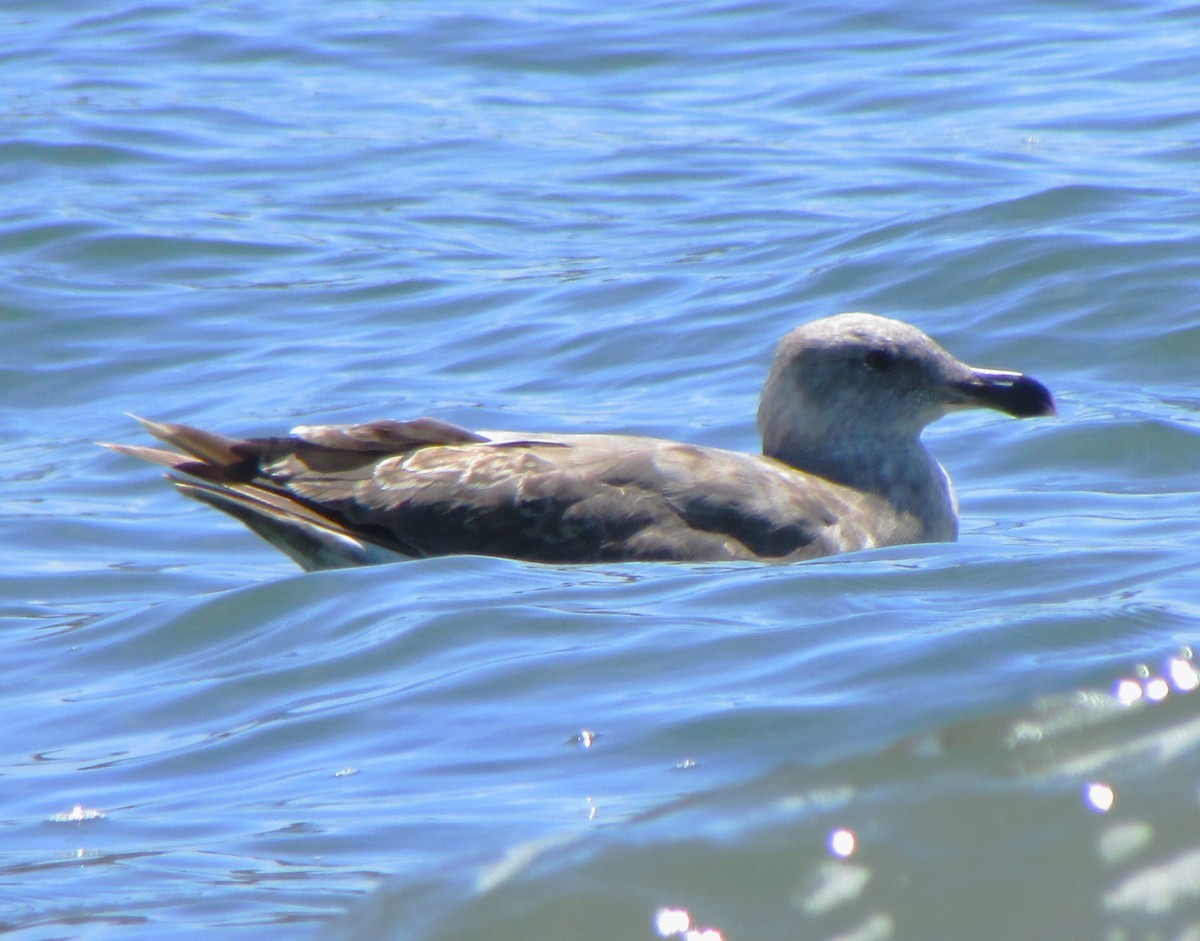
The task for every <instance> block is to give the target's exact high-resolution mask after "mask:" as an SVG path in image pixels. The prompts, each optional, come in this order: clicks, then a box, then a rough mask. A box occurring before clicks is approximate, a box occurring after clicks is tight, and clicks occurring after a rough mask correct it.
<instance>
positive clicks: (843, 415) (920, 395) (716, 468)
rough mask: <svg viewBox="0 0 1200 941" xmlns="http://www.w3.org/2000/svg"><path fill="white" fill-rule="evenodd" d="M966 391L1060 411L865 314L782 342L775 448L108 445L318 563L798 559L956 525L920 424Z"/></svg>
mask: <svg viewBox="0 0 1200 941" xmlns="http://www.w3.org/2000/svg"><path fill="white" fill-rule="evenodd" d="M971 407H984V408H991V409H996V410H999V411H1001V412H1006V413H1007V414H1009V415H1012V416H1015V417H1017V418H1024V417H1029V416H1036V415H1053V414H1054V412H1055V408H1054V399H1053V397H1052V396H1051V394H1050V392H1049V390H1048V389H1047V388H1046V387H1045V386H1043V385H1042V384H1041V383H1039V382H1037V381H1036V380H1034V379H1031V378H1030V377H1028V376H1025V375H1022V374H1021V373H1016V372H1003V371H999V370H993V369H978V368H974V367H971V366H967V365H965V364H963V363H961V362H959V361H958V360H957V359H955V358H954V357H953V356H951V355H950V354H949V353H947V352H946V351H945V350H944V349H942V348H941V347H940V346H938V345H937V344H936V343H935V342H934V341H933V340H931V339H930V338H929V337H928V336H926V335H925V334H924V333H922V332H921V331H920V330H918V329H917V328H915V327H913V326H910V325H909V324H906V323H902V322H900V321H897V320H890V319H887V318H884V317H878V316H875V315H873V314H863V313H851V314H838V315H836V316H833V317H827V318H824V319H821V320H816V321H813V322H811V323H808V324H805V325H803V326H800V327H798V328H796V329H795V330H793V331H792V332H790V333H788V334H787V335H786V336H785V337H784V338H783V339H782V341H780V343H779V347H778V350H777V352H776V354H775V358H774V362H773V364H772V365H771V368H770V372H769V374H768V376H767V381H766V385H765V387H764V389H763V392H762V398H761V401H760V404H759V408H758V427H759V430H760V433H761V435H762V454H761V455H757V454H748V453H742V452H737V451H727V450H723V449H718V448H709V447H697V446H695V445H690V444H684V443H679V442H675V441H668V440H663V439H659V438H648V437H639V436H635V435H611V434H530V433H525V432H511V431H478V432H477V431H469V430H467V429H465V428H460V427H458V426H455V425H452V424H449V423H447V422H444V421H440V420H438V419H435V418H417V419H414V420H411V421H395V420H389V419H385V420H380V421H371V422H367V423H365V424H357V425H308V426H300V427H297V428H294V429H292V431H291V433H290V434H288V435H285V436H280V437H263V438H230V437H226V436H224V435H220V434H217V433H215V432H212V431H205V430H202V429H199V428H193V427H190V426H188V425H181V424H174V423H168V422H158V421H149V420H146V419H140V418H139V419H138V421H140V422H141V423H142V424H143V425H144V426H145V428H146V430H147V431H149V432H150V434H152V435H153V436H154V437H156V438H158V439H159V440H161V441H163V442H165V443H166V444H168V445H170V446H171V447H172V448H173V449H174V450H165V449H162V448H154V447H142V446H139V445H127V444H109V445H107V446H108V447H111V448H113V449H114V450H116V451H119V452H121V453H122V454H127V455H131V456H133V457H137V458H142V459H144V460H147V461H151V462H154V463H156V464H161V465H164V466H166V467H167V468H169V469H170V471H171V473H170V474H168V478H169V479H170V480H171V482H172V483H173V484H174V485H175V486H176V487H177V488H178V489H179V490H180V491H181V492H182V493H184V494H186V495H187V496H189V497H193V498H195V499H197V500H200V501H201V502H203V503H207V504H209V505H210V506H213V507H216V508H217V509H218V510H222V511H224V512H225V513H228V514H229V515H230V516H233V517H235V518H236V519H238V520H240V521H241V522H242V523H244V524H245V525H246V526H248V527H249V528H250V529H251V530H253V531H254V532H256V533H258V534H259V535H260V536H262V537H263V538H264V539H266V540H267V541H268V542H270V543H271V544H272V545H274V546H275V547H276V548H278V549H280V550H282V551H283V552H284V553H286V554H287V555H288V556H290V557H291V558H292V559H293V560H295V561H296V562H297V563H299V564H300V566H301V567H303V568H305V569H308V570H316V569H326V568H339V567H344V566H351V565H364V564H373V563H378V562H387V561H395V560H398V559H411V558H423V557H427V556H436V555H450V554H474V555H492V556H505V557H509V558H515V559H526V560H532V561H537V562H606V561H624V560H688V561H707V560H759V561H784V562H786V561H795V560H801V559H811V558H816V557H819V556H826V555H831V554H834V553H839V552H847V551H852V550H858V549H867V548H872V547H877V546H891V545H901V544H906V543H919V542H943V541H953V540H954V539H956V538H957V536H958V501H957V499H956V497H955V494H954V488H953V485H952V484H951V482H950V477H949V475H948V474H947V473H946V471H945V470H944V469H943V468H942V466H941V465H940V464H938V462H937V461H936V460H934V458H933V457H932V456H931V455H930V454H929V452H928V451H927V450H926V449H925V446H924V445H923V444H922V442H921V432H922V430H923V429H924V428H925V426H927V425H928V424H930V423H931V422H933V421H935V420H937V419H938V418H941V417H942V416H943V415H945V414H947V413H948V412H951V411H955V410H957V409H963V408H971ZM133 417H135V418H136V416H133Z"/></svg>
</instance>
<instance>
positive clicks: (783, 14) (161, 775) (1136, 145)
mask: <svg viewBox="0 0 1200 941" xmlns="http://www.w3.org/2000/svg"><path fill="white" fill-rule="evenodd" d="M0 37H3V40H4V41H3V43H2V44H0V80H2V81H3V86H4V88H5V89H7V92H6V94H5V96H4V103H3V106H2V111H0V127H2V128H3V134H2V135H0V251H2V252H3V259H4V264H3V265H2V266H0V318H2V321H0V322H2V323H3V337H4V338H5V344H4V350H3V353H2V354H0V394H2V395H3V400H2V401H3V408H2V409H0V448H2V449H3V460H2V461H0V480H2V482H3V487H2V488H0V500H2V501H3V504H2V508H3V512H2V513H0V551H2V552H3V563H4V564H3V569H2V570H0V586H2V593H0V616H2V617H3V633H2V634H0V637H2V640H0V662H2V663H3V664H4V670H3V675H4V677H5V679H6V681H5V682H4V684H3V686H2V687H0V717H2V719H3V722H4V733H3V735H2V736H0V835H2V837H3V838H2V839H0V931H7V932H8V933H10V934H11V935H12V936H13V937H15V938H20V939H22V941H26V939H29V941H32V939H39V941H40V939H50V938H89V939H90V938H121V939H124V938H132V937H135V936H138V937H154V938H177V937H188V936H199V935H200V934H201V933H205V934H207V935H208V936H211V933H212V932H213V931H218V932H220V936H221V937H222V938H247V939H248V938H254V939H256V941H258V939H263V938H268V939H271V938H289V939H291V938H296V937H320V938H330V939H367V938H370V939H377V938H394V939H398V941H399V939H405V941H407V939H419V941H435V939H451V938H478V937H483V936H487V937H500V938H514V939H516V938H520V939H542V938H547V939H548V938H564V937H567V938H572V939H574V941H586V939H591V938H595V939H612V938H629V939H639V938H644V939H655V938H661V937H671V938H683V937H685V936H686V931H685V930H683V929H684V928H685V926H690V930H691V931H692V938H693V941H695V939H697V938H700V937H702V934H701V932H702V931H703V930H704V929H711V930H712V931H713V932H714V933H715V934H710V935H708V936H707V937H706V938H705V941H711V939H712V938H714V937H716V936H717V935H719V936H720V937H723V938H725V939H729V941H732V939H756V938H778V937H803V938H814V939H815V938H830V939H832V938H856V939H884V938H902V939H921V941H925V939H937V938H944V939H947V941H950V939H961V938H964V937H971V938H974V939H986V938H996V939H1011V938H1018V937H1022V938H1050V937H1055V938H1111V939H1117V938H1120V939H1138V938H1145V939H1157V938H1184V937H1195V936H1196V935H1197V934H1200V888H1198V887H1200V823H1198V822H1197V821H1200V815H1198V814H1197V810H1198V807H1197V804H1198V802H1200V797H1198V792H1197V788H1196V780H1197V778H1198V776H1200V697H1198V696H1195V695H1189V693H1190V692H1191V690H1192V687H1193V686H1194V681H1195V678H1196V673H1195V670H1194V668H1193V667H1192V666H1191V664H1192V662H1193V645H1194V644H1195V643H1196V639H1197V633H1198V632H1200V602H1198V600H1197V596H1198V591H1197V576H1198V574H1200V564H1198V561H1197V560H1198V558H1200V556H1198V550H1200V525H1198V523H1200V499H1198V497H1197V491H1200V393H1198V392H1197V379H1196V377H1197V363H1198V362H1200V303H1198V302H1197V293H1196V286H1197V283H1200V187H1198V186H1197V181H1198V180H1200V85H1198V84H1197V82H1196V78H1195V77H1196V76H1197V75H1200V7H1197V6H1194V5H1191V6H1189V5H1186V4H1176V3H1170V2H1101V3H1093V4H1067V3H1043V4H1032V3H1018V4H1007V5H1003V4H980V3H975V4H972V3H965V4H964V3H962V2H958V3H955V4H949V3H922V4H915V3H909V4H901V3H892V4H889V3H870V4H868V3H862V4H858V5H852V6H849V7H847V6H846V5H844V4H837V5H835V4H829V5H813V4H803V5H797V4H781V3H772V2H753V0H731V2H725V3H689V4H680V3H664V2H657V3H656V2H632V3H627V4H622V5H620V6H619V7H613V8H611V9H610V8H605V7H600V6H597V5H594V4H591V5H589V4H569V3H560V4H539V3H524V4H507V5H503V4H485V3H475V4H447V3H427V2H407V3H403V4H400V3H384V2H348V3H338V4H327V5H326V4H302V3H295V2H293V3H288V2H283V3H275V4H262V3H257V2H254V0H249V2H245V3H239V4H199V5H197V4H181V3H175V2H165V3H155V4H148V5H142V6H138V5H123V4H120V3H116V2H114V3H108V4H92V5H89V6H88V7H87V8H84V7H82V6H75V5H70V4H60V5H46V4H42V3H36V4H35V3H30V2H20V0H18V2H14V3H9V4H8V5H6V6H5V7H4V8H3V9H0ZM842 310H871V311H874V312H876V313H880V314H885V315H888V316H892V317H899V318H901V319H904V320H908V321H910V322H912V323H914V324H916V325H918V326H919V327H921V328H922V329H924V330H926V331H927V332H928V333H930V334H931V335H933V336H934V337H936V338H937V339H938V340H939V341H940V342H942V343H943V344H944V345H945V346H946V347H947V348H948V349H950V350H951V351H952V352H954V353H955V354H956V355H958V356H960V357H961V358H963V359H964V360H966V361H968V362H972V363H975V364H977V365H981V366H992V367H997V368H1011V369H1020V370H1023V371H1026V372H1028V373H1030V374H1031V375H1034V376H1036V377H1037V378H1039V379H1040V380H1042V381H1043V382H1045V383H1046V384H1047V385H1049V386H1050V387H1051V388H1052V389H1053V390H1054V392H1055V393H1056V395H1057V397H1058V400H1059V406H1060V418H1059V419H1058V420H1057V421H1047V420H1037V421H1025V422H1016V421H1011V420H1008V419H1005V418H1003V417H1002V416H998V415H994V414H984V413H978V414H976V413H971V414H963V415H959V416H955V417H953V418H951V419H948V420H946V421H944V422H942V423H940V424H939V425H938V426H937V427H936V428H934V429H931V432H930V433H929V434H928V435H927V438H928V440H929V443H930V446H931V448H932V449H933V450H934V452H935V453H936V455H937V456H938V458H939V459H940V460H941V461H942V462H943V463H944V464H945V465H946V466H947V467H948V468H949V470H950V472H951V473H952V474H953V476H954V478H955V481H956V484H957V487H958V490H959V495H960V497H961V500H962V507H963V533H962V537H961V539H960V541H959V542H958V543H956V544H953V545H936V546H918V547H900V548H894V549H887V550H882V551H877V552H872V553H862V554H858V555H850V556H843V557H838V558H833V559H827V560H821V561H818V562H815V563H810V564H801V565H795V566H790V567H772V566H766V567H764V566H753V565H612V566H584V567H554V566H539V565H528V564H521V563H516V562H509V561H503V560H494V559H482V558H445V559H435V560H429V561H422V562H414V563H405V564H400V565H393V566H382V567H378V568H371V569H357V570H347V571H340V572H329V573H321V574H317V575H303V574H300V573H299V572H298V571H297V570H296V568H295V567H294V566H293V565H292V564H291V563H290V562H288V561H287V560H286V559H285V558H283V557H282V556H280V555H278V554H277V553H275V552H274V551H273V550H271V549H270V548H269V547H268V546H266V545H265V544H264V543H262V542H260V541H259V540H257V539H256V538H255V537H253V536H251V535H250V534H248V533H247V532H245V531H244V530H242V529H241V527H239V526H238V525H237V524H236V523H234V522H233V521H231V520H228V519H226V518H224V517H222V516H220V515H219V514H216V513H214V512H212V511H211V510H209V509H207V508H204V507H202V506H200V505H194V504H192V503H190V502H188V501H184V500H182V499H180V498H179V497H178V496H177V495H176V494H174V493H173V492H172V491H171V488H169V487H168V486H166V484H165V483H164V482H163V481H162V479H161V477H160V475H158V474H157V473H156V472H155V470H154V469H153V468H150V467H149V466H146V465H138V464H137V463H136V462H134V461H130V460H128V459H125V458H122V457H121V456H119V455H116V454H113V453H111V452H107V451H104V450H102V449H100V448H97V447H96V446H95V444H94V442H95V441H97V440H117V441H135V440H141V437H140V433H139V429H138V428H137V427H136V426H135V425H134V423H132V422H131V421H130V420H128V419H127V418H126V417H125V416H124V414H123V413H124V412H129V411H131V412H136V413H139V414H145V415H149V416H151V417H157V418H163V419H179V420H185V421H189V422H192V423H195V424H199V425H203V426H208V427H213V428H218V429H222V430H226V431H228V432H230V433H261V432H278V431H282V430H286V429H287V428H289V427H291V426H292V425H293V424H297V423H300V422H318V421H332V422H336V421H347V422H348V421H358V420H368V419H372V418H379V417H395V418H407V417H414V416H416V415H420V414H431V415H435V416H437V417H439V418H443V419H447V420H449V421H453V422H457V423H460V424H463V425H467V426H469V427H484V428H488V427H491V428H506V427H508V428H517V429H525V430H544V431H556V430H584V431H624V432H633V433H639V434H651V435H661V436H665V437H671V438H677V439H683V440H687V441H692V442H696V443H700V444H707V445H715V446H721V447H730V448H737V449H744V450H754V449H755V448H756V447H757V439H756V432H755V428H754V420H753V418H754V409H755V405H756V402H757V396H758V392H759V388H760V385H761V382H762V378H763V376H764V373H765V369H766V366H767V363H768V362H769V358H770V353H771V349H772V346H773V344H774V343H775V341H776V340H777V339H778V338H779V336H781V335H782V334H783V333H784V332H786V331H787V330H788V329H790V328H791V327H792V326H794V325H796V324H797V323H800V322H803V321H806V320H810V319H813V318H816V317H819V316H824V315H827V314H831V313H835V312H838V311H842ZM838 834H841V835H840V836H839V835H838ZM848 835H852V839H853V846H852V847H850V846H849V845H848V843H847V842H846V841H847V840H848V839H850V836H848ZM677 929H678V930H677Z"/></svg>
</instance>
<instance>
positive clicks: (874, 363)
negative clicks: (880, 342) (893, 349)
mask: <svg viewBox="0 0 1200 941" xmlns="http://www.w3.org/2000/svg"><path fill="white" fill-rule="evenodd" d="M863 364H864V365H865V366H866V367H867V369H869V370H871V371H872V372H887V371H888V370H889V369H891V368H892V367H893V366H895V365H896V357H895V356H894V355H893V354H892V353H890V352H888V351H887V350H871V351H870V352H869V353H867V355H866V356H864V357H863Z"/></svg>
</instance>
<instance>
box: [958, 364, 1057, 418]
mask: <svg viewBox="0 0 1200 941" xmlns="http://www.w3.org/2000/svg"><path fill="white" fill-rule="evenodd" d="M949 388H950V390H951V394H952V398H951V401H950V405H951V407H952V408H970V407H972V406H979V407H983V408H994V409H996V410H997V411H1001V412H1005V413H1007V414H1009V415H1012V416H1013V417H1014V418H1033V417H1035V416H1038V415H1057V414H1058V412H1057V410H1056V409H1055V407H1054V396H1053V395H1051V394H1050V390H1049V389H1047V388H1046V387H1045V386H1044V385H1042V384H1041V383H1040V382H1038V381H1037V380H1036V379H1031V378H1030V377H1029V376H1026V375H1024V374H1023V373H1019V372H1004V371H1003V370H1000V369H974V368H970V369H969V376H968V378H966V379H959V380H956V381H954V382H951V383H950V385H949Z"/></svg>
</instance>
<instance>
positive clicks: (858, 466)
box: [763, 429, 958, 542]
mask: <svg viewBox="0 0 1200 941" xmlns="http://www.w3.org/2000/svg"><path fill="white" fill-rule="evenodd" d="M763 454H765V455H766V456H767V457H772V458H774V459H775V460H777V461H782V462H783V463H784V464H788V465H790V466H791V467H794V468H796V469H797V470H801V471H804V472H806V473H809V474H813V475H815V476H817V477H823V478H825V479H826V480H829V481H832V482H833V483H836V484H840V485H841V486H843V487H849V488H851V489H853V490H858V491H862V492H865V493H873V494H877V495H878V496H880V497H882V498H883V499H885V500H886V501H887V502H888V503H890V504H891V505H892V506H893V507H894V508H895V509H896V512H897V513H898V514H900V515H906V516H911V517H912V518H913V519H914V521H915V522H916V523H917V524H918V525H919V527H920V529H921V532H922V534H923V538H924V539H925V540H927V541H931V542H936V541H948V540H953V539H955V538H956V537H957V535H958V513H957V506H956V503H957V501H956V500H955V497H954V493H953V489H952V486H951V484H950V478H949V476H948V475H947V474H946V472H945V470H943V469H942V466H941V465H940V464H939V463H938V462H937V461H936V460H934V458H933V456H932V455H931V454H930V453H929V452H928V451H927V450H926V449H925V446H924V445H923V444H922V443H921V440H920V438H919V437H916V436H912V435H899V434H897V435H893V436H888V437H880V436H863V435H853V434H847V433H845V432H842V433H838V432H837V431H833V430H832V429H830V430H826V431H824V432H822V433H820V434H818V435H814V436H811V437H807V438H806V437H804V436H802V435H801V434H800V433H799V432H798V431H797V430H795V429H793V430H792V433H791V434H788V435H784V436H778V435H776V436H772V435H768V434H766V433H764V436H763Z"/></svg>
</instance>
